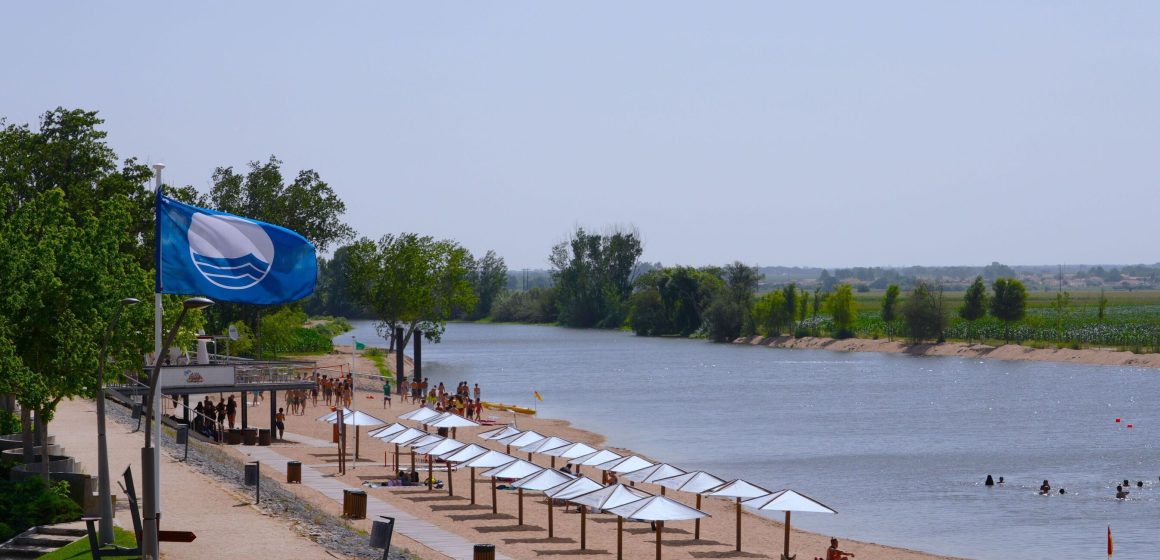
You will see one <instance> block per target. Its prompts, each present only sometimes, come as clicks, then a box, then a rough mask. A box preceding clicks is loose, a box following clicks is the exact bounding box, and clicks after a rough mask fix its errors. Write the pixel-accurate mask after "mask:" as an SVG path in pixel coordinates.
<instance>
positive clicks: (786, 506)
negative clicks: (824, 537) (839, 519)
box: [741, 490, 838, 513]
mask: <svg viewBox="0 0 1160 560" xmlns="http://www.w3.org/2000/svg"><path fill="white" fill-rule="evenodd" d="M741 505H743V506H749V507H751V508H753V509H758V510H763V511H801V512H808V513H838V512H837V511H834V510H833V509H831V508H830V507H829V506H827V505H825V504H823V503H821V502H819V501H817V500H815V499H813V498H811V497H809V496H806V495H804V494H799V493H797V492H794V491H793V490H779V491H777V492H774V493H772V494H766V495H765V496H758V497H756V498H750V499H748V500H745V501H743V502H741Z"/></svg>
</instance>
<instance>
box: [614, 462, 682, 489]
mask: <svg viewBox="0 0 1160 560" xmlns="http://www.w3.org/2000/svg"><path fill="white" fill-rule="evenodd" d="M682 474H685V471H683V470H681V469H679V468H677V467H674V466H672V465H670V464H668V463H657V464H655V465H652V466H648V467H645V468H643V469H640V470H635V471H632V472H628V473H625V474H624V476H623V477H622V478H624V479H625V480H631V481H633V482H644V483H646V484H656V482H657V481H658V480H664V479H666V478H671V477H674V476H677V475H682ZM661 495H662V496H664V495H665V487H664V486H661Z"/></svg>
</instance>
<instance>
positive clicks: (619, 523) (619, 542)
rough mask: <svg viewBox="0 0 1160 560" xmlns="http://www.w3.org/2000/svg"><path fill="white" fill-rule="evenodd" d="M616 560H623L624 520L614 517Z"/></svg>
mask: <svg viewBox="0 0 1160 560" xmlns="http://www.w3.org/2000/svg"><path fill="white" fill-rule="evenodd" d="M616 560H624V518H623V517H621V516H619V515H618V516H616Z"/></svg>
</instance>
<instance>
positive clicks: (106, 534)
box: [96, 298, 141, 544]
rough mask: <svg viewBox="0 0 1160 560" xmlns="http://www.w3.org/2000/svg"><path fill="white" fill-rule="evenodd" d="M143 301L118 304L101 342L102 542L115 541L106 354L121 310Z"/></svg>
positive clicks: (99, 479)
mask: <svg viewBox="0 0 1160 560" xmlns="http://www.w3.org/2000/svg"><path fill="white" fill-rule="evenodd" d="M138 303H141V301H140V300H138V299H137V298H125V299H123V300H121V303H120V304H118V305H117V310H116V311H114V312H113V319H112V320H111V321H109V328H108V329H106V330H105V342H104V343H103V344H101V354H100V358H99V359H98V362H97V392H96V401H97V491H98V495H99V497H98V500H99V502H100V503H99V505H100V508H101V510H100V511H101V525H100V528H101V530H100V533H101V544H110V543H112V542H113V498H112V496H111V495H110V493H109V447H108V444H107V443H106V442H105V355H106V351H107V350H108V348H109V339H110V338H112V336H113V330H114V329H116V328H117V321H118V320H119V319H120V318H121V310H122V309H124V308H125V307H126V306H128V305H137V304H138Z"/></svg>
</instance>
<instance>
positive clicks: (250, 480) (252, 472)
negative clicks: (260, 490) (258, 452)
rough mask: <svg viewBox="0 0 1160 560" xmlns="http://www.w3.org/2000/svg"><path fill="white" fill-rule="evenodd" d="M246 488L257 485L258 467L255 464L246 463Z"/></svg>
mask: <svg viewBox="0 0 1160 560" xmlns="http://www.w3.org/2000/svg"><path fill="white" fill-rule="evenodd" d="M245 467H246V486H254V485H256V484H258V465H257V463H253V464H251V463H246V465H245Z"/></svg>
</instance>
